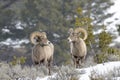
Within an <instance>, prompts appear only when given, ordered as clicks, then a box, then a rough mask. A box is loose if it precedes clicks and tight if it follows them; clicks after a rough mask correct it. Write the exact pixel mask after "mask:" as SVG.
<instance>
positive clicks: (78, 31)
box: [74, 27, 88, 40]
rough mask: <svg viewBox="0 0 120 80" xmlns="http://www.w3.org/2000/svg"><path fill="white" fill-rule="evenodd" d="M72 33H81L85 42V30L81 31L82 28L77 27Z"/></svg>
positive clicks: (86, 35)
mask: <svg viewBox="0 0 120 80" xmlns="http://www.w3.org/2000/svg"><path fill="white" fill-rule="evenodd" d="M74 32H75V33H80V32H82V33H83V34H84V38H83V40H86V39H87V37H88V34H87V31H86V30H85V29H83V28H80V27H79V28H76V29H75V31H74Z"/></svg>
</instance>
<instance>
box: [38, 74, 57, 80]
mask: <svg viewBox="0 0 120 80" xmlns="http://www.w3.org/2000/svg"><path fill="white" fill-rule="evenodd" d="M56 76H57V73H55V74H53V75H52V76H46V77H44V78H40V77H37V78H36V80H49V78H55V77H56Z"/></svg>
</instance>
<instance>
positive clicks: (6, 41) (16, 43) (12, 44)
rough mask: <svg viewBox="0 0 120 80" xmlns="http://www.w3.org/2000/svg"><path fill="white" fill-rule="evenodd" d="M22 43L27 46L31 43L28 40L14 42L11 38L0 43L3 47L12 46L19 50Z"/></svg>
mask: <svg viewBox="0 0 120 80" xmlns="http://www.w3.org/2000/svg"><path fill="white" fill-rule="evenodd" d="M22 43H25V44H27V43H29V40H28V39H22V40H19V39H16V40H12V39H11V38H8V39H7V40H5V41H1V42H0V44H1V45H9V46H11V47H13V48H19V47H20V45H21V44H22Z"/></svg>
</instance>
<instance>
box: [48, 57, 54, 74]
mask: <svg viewBox="0 0 120 80" xmlns="http://www.w3.org/2000/svg"><path fill="white" fill-rule="evenodd" d="M52 64H53V56H52V57H51V58H50V59H49V60H48V70H49V75H51V66H52Z"/></svg>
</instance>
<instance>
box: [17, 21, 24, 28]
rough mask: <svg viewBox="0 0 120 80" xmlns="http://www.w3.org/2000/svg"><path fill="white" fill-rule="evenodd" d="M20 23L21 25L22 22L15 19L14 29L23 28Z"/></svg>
mask: <svg viewBox="0 0 120 80" xmlns="http://www.w3.org/2000/svg"><path fill="white" fill-rule="evenodd" d="M21 25H22V23H21V22H20V21H17V23H16V25H15V27H16V29H24V28H23V27H22V26H21Z"/></svg>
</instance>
